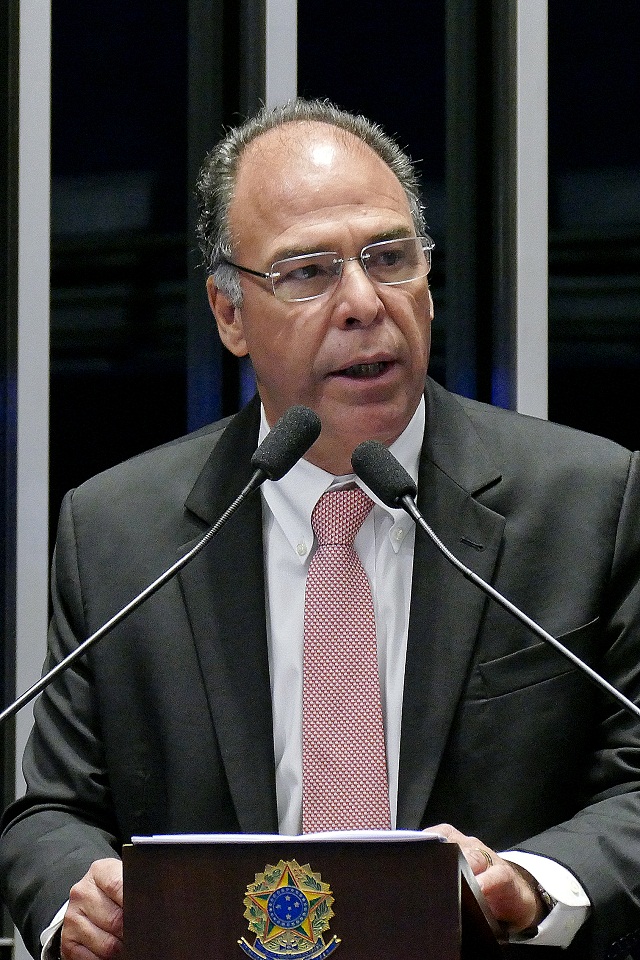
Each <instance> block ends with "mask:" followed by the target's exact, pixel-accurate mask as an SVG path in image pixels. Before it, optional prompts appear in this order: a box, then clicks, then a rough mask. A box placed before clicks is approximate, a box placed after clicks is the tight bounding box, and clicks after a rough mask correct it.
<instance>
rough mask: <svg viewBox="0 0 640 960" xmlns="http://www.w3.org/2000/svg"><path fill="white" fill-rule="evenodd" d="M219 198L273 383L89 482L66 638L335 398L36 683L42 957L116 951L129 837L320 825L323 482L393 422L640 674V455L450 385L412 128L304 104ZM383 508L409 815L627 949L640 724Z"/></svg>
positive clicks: (232, 260) (456, 518)
mask: <svg viewBox="0 0 640 960" xmlns="http://www.w3.org/2000/svg"><path fill="white" fill-rule="evenodd" d="M200 192H201V199H202V218H201V240H202V244H203V249H204V251H205V256H206V261H207V266H208V267H209V269H210V277H209V280H208V292H209V299H210V303H211V307H212V310H213V312H214V315H215V318H216V321H217V324H218V330H219V332H220V336H221V338H222V341H223V343H224V344H225V346H226V347H227V348H228V349H230V350H231V351H232V352H233V353H234V354H236V355H238V356H243V355H246V354H249V356H250V357H251V360H252V363H253V366H254V369H255V372H256V379H257V384H258V391H259V398H257V399H256V400H254V401H253V402H252V403H251V404H249V406H248V407H247V408H246V409H245V410H244V411H242V412H241V413H240V414H238V415H237V416H236V417H235V418H231V419H230V420H229V421H225V422H223V423H221V424H216V425H213V426H212V427H210V428H207V429H205V430H203V431H200V432H198V433H197V434H194V435H192V436H190V437H187V438H184V439H183V440H180V441H177V442H175V443H173V444H169V445H167V446H165V447H163V448H161V449H158V450H155V451H152V452H150V453H148V454H145V455H143V456H141V457H138V458H135V459H133V460H131V461H129V462H128V463H126V464H124V465H122V466H120V467H117V468H115V469H114V470H111V471H108V472H106V473H105V474H102V475H101V476H99V477H97V478H94V479H93V480H92V481H89V482H88V483H87V484H85V485H83V486H82V487H81V488H79V489H78V490H77V491H75V492H74V493H73V494H72V495H71V496H69V497H68V498H67V499H66V500H65V503H64V505H63V509H62V514H61V520H60V526H59V532H58V540H57V548H56V556H55V560H54V576H53V608H54V617H53V622H52V627H51V634H50V652H49V662H50V663H52V662H55V661H57V660H58V659H60V657H61V656H63V655H64V654H65V653H66V652H67V651H68V650H70V649H72V648H73V647H74V646H75V645H76V644H77V643H78V642H79V640H81V639H83V638H84V636H86V635H89V634H90V633H91V632H92V631H94V630H95V629H96V628H97V627H98V626H100V625H101V624H102V623H103V622H104V621H105V620H107V619H108V618H109V617H110V616H112V615H113V613H114V611H115V610H117V609H118V608H119V607H120V606H121V605H123V604H124V603H125V602H127V601H128V600H129V599H130V598H131V597H132V596H134V595H135V594H136V593H137V592H138V591H139V590H140V589H141V588H142V587H144V586H145V585H146V584H147V583H148V582H150V581H151V580H152V579H154V577H155V576H156V575H157V573H158V571H159V570H162V569H163V568H164V567H165V566H168V565H169V564H170V563H171V562H173V561H174V560H175V558H176V555H178V554H180V553H181V552H182V551H183V550H184V549H185V546H186V545H188V544H190V543H192V542H194V541H195V540H196V539H197V538H198V537H199V536H201V535H202V533H203V532H204V530H205V529H206V528H207V525H208V524H210V523H211V522H212V521H213V520H215V519H216V518H217V517H218V516H219V515H220V514H221V513H222V512H223V510H224V509H226V507H227V506H228V504H229V503H230V502H231V501H232V500H233V499H234V498H235V497H236V496H237V494H238V493H239V491H240V489H241V488H242V487H243V486H244V484H245V482H246V480H247V479H248V476H249V474H250V467H249V460H250V457H251V454H252V452H253V451H254V450H255V447H256V445H257V443H258V440H259V438H260V437H261V436H263V435H264V434H265V433H266V432H267V431H268V429H269V427H270V426H273V424H274V422H275V421H276V420H277V419H278V417H279V416H280V415H281V414H282V413H283V412H284V411H285V410H286V409H287V408H288V407H289V406H290V405H292V404H294V403H304V404H306V405H308V406H310V407H311V408H313V409H314V410H315V411H316V412H317V413H318V415H319V416H320V419H321V421H322V433H321V435H320V438H319V439H318V440H317V442H316V443H315V444H314V445H313V447H312V448H311V450H310V451H309V453H308V454H307V455H306V458H305V460H304V461H301V462H300V463H299V464H298V465H296V467H295V468H294V470H293V471H292V473H291V474H290V475H288V478H284V480H283V481H279V482H278V483H277V484H272V485H271V486H270V487H269V485H265V488H263V490H264V494H263V497H262V498H259V497H255V498H254V499H253V500H250V501H248V502H247V503H246V504H245V505H244V506H243V507H242V508H241V510H240V511H238V513H237V514H236V515H235V517H234V518H233V519H232V520H231V521H229V523H228V524H227V525H226V526H225V528H224V529H223V531H222V532H221V534H220V535H219V536H218V537H217V538H216V539H214V540H213V541H212V543H211V544H210V545H209V546H208V547H207V548H206V550H205V551H203V552H202V553H201V554H200V555H199V556H198V557H197V558H196V559H195V560H194V561H193V562H192V563H191V564H190V565H189V566H188V567H186V568H185V569H184V570H183V571H182V572H181V573H180V574H179V576H178V577H177V578H176V579H175V580H174V581H172V582H171V583H169V584H168V585H166V586H165V587H164V588H163V589H162V590H161V591H160V592H159V593H158V594H156V595H155V596H154V597H153V598H152V599H151V600H149V601H148V602H147V603H146V604H145V605H144V606H143V607H142V608H141V609H140V610H138V611H136V613H135V614H133V615H132V616H131V617H130V618H129V620H128V621H127V622H126V624H124V625H122V626H121V627H118V628H117V629H116V630H115V631H114V633H113V635H112V636H111V637H110V638H109V639H108V640H106V641H105V643H104V644H102V646H99V647H97V648H94V649H93V650H92V652H91V653H90V655H89V656H88V657H87V659H86V662H83V663H80V664H76V665H75V666H74V668H73V669H71V670H70V671H68V672H67V674H65V676H64V677H63V678H61V679H60V680H59V681H58V682H56V684H54V686H53V687H52V688H50V689H49V691H48V692H47V693H45V694H44V695H43V696H42V698H41V700H40V702H39V703H38V704H37V707H36V724H35V729H34V733H33V736H32V739H31V741H30V745H29V747H28V749H27V753H26V755H25V774H26V777H27V782H28V792H27V796H26V798H24V799H23V800H20V801H18V802H17V803H16V804H14V805H13V806H12V807H11V808H10V809H9V810H8V811H7V813H6V814H5V817H4V821H3V830H4V833H3V839H2V841H1V843H0V858H1V862H0V866H1V868H2V884H3V892H4V896H5V898H6V900H7V903H8V904H9V906H10V909H11V911H12V913H13V915H14V917H15V918H16V921H17V923H18V924H19V926H20V928H21V929H22V930H23V933H24V935H25V937H26V940H27V943H28V944H29V946H30V949H31V950H32V951H33V952H34V954H35V953H36V952H37V950H38V942H39V938H40V935H41V933H42V932H43V931H44V930H45V929H46V928H47V927H48V925H49V924H50V921H51V920H52V919H53V918H54V915H56V913H57V912H58V911H59V910H60V908H62V913H61V915H60V916H59V917H57V918H56V922H55V923H54V925H53V926H52V927H51V931H52V932H53V931H54V930H57V931H58V932H57V934H55V935H54V939H53V941H52V944H50V948H52V949H55V948H56V946H59V947H60V949H61V953H62V956H63V957H65V958H67V960H88V958H92V957H101V958H107V957H110V956H113V955H115V954H117V953H118V952H119V950H120V948H121V936H122V910H121V908H122V872H121V865H120V862H119V859H118V855H119V852H120V848H121V845H122V843H123V842H125V841H126V840H127V839H128V838H129V837H130V836H131V835H135V834H150V833H171V832H182V833H185V832H209V831H213V832H233V831H244V832H268V833H276V832H278V831H280V832H297V831H299V830H300V823H301V807H302V805H303V804H304V798H303V797H302V796H301V786H300V784H301V773H300V769H299V767H300V749H299V740H300V729H299V712H296V711H297V704H298V701H299V699H300V686H299V682H300V677H299V675H300V663H299V660H300V644H299V643H298V640H299V639H300V636H301V629H302V628H301V625H300V623H299V622H298V621H299V619H300V617H299V616H298V614H299V613H300V610H301V606H300V604H301V598H302V596H303V594H304V573H305V570H306V567H307V565H308V561H309V554H310V553H313V545H312V542H311V538H310V533H309V531H310V526H309V527H308V526H307V525H308V522H309V516H310V512H311V507H312V506H313V503H311V500H313V499H314V498H315V493H314V495H313V497H311V492H312V491H315V492H316V493H318V495H320V494H322V493H323V492H324V490H326V489H327V488H328V487H329V486H330V485H331V484H332V483H334V481H335V478H336V477H340V478H343V477H347V478H349V475H350V474H351V471H352V468H351V463H350V460H351V454H352V451H353V449H354V448H355V447H356V446H357V444H358V443H360V442H361V441H362V440H364V439H370V438H374V439H377V440H380V441H381V442H382V443H384V444H385V445H387V446H391V447H392V449H393V451H394V453H396V454H397V455H398V456H399V458H400V459H401V460H402V461H403V463H404V464H405V466H407V468H408V469H409V471H410V472H413V473H414V474H415V475H416V477H417V480H418V490H419V503H420V506H421V509H422V510H423V512H424V513H425V515H426V516H427V517H428V519H429V520H430V521H431V523H432V524H433V526H434V527H435V528H436V529H437V531H438V532H439V533H440V534H441V535H442V537H443V539H444V540H445V542H446V544H447V545H448V546H449V547H450V548H451V549H452V550H453V551H454V552H455V553H456V554H457V555H458V556H460V558H461V559H462V560H464V561H465V562H467V563H468V564H469V565H470V566H471V567H473V568H474V569H475V570H476V571H477V572H478V573H479V574H480V575H481V576H483V577H485V578H486V579H489V580H491V581H492V582H493V583H494V585H495V586H496V587H497V588H498V589H499V590H500V591H502V592H503V593H505V594H506V595H507V596H508V597H509V598H510V599H511V600H512V601H513V602H515V603H516V604H518V605H519V606H521V607H522V608H523V609H524V610H525V611H526V612H527V613H528V614H529V615H530V616H531V617H533V618H534V619H536V620H537V621H538V622H540V623H541V624H542V626H544V627H545V628H546V629H547V630H548V631H549V632H551V633H552V634H554V635H556V636H560V635H562V636H563V639H564V641H565V642H566V644H567V645H568V646H569V647H570V648H571V649H572V650H574V652H576V653H578V654H579V655H580V656H583V657H584V658H585V659H586V660H588V661H589V663H590V664H591V665H592V666H594V667H595V668H596V669H598V670H600V671H601V672H602V673H604V674H605V675H606V676H607V678H608V679H609V680H610V681H611V682H612V683H614V684H615V685H618V686H619V687H620V688H621V689H622V690H623V692H624V693H626V695H627V696H629V697H630V698H632V699H634V698H635V699H636V700H637V699H638V697H639V695H640V634H639V630H640V583H639V574H640V524H639V523H638V520H637V513H638V507H639V505H640V476H639V472H638V460H637V458H636V456H635V455H631V454H629V452H628V451H626V450H623V449H622V448H620V447H617V446H616V445H614V444H611V443H609V442H607V441H604V440H600V439H597V438H594V437H588V436H586V435H583V434H579V433H576V432H574V431H570V430H567V429H565V428H562V427H557V426H554V425H550V424H546V423H543V422H541V421H537V420H533V419H529V418H525V417H520V416H518V415H515V414H512V413H508V412H505V411H502V410H498V409H495V408H491V407H488V406H485V405H482V404H479V403H476V402H473V401H469V400H464V399H461V398H459V397H454V396H453V395H451V394H449V393H448V392H447V391H445V390H443V389H442V388H441V387H438V386H437V385H436V384H435V383H433V382H432V381H431V380H429V379H428V378H427V364H428V357H429V337H430V323H431V319H432V301H431V295H430V292H429V288H428V283H427V276H426V275H427V273H428V264H429V255H430V244H429V241H428V238H426V237H424V224H423V220H422V213H421V210H420V206H419V202H418V199H417V197H418V195H417V185H416V181H415V176H414V174H413V171H412V169H411V166H410V164H409V163H408V161H407V158H406V157H404V155H403V154H402V153H401V152H400V151H399V150H398V148H397V147H396V146H395V144H393V142H391V141H389V140H388V139H387V138H385V137H384V136H383V135H382V134H381V132H380V131H379V130H377V129H376V128H374V127H373V126H372V125H370V124H369V123H368V122H366V121H364V120H363V119H360V118H353V117H350V116H349V115H347V114H342V113H338V112H336V111H335V110H333V109H332V108H330V107H328V106H326V105H324V104H305V103H303V102H298V103H296V104H293V105H290V106H288V107H287V108H284V109H282V110H279V111H276V112H274V113H269V112H266V111H264V112H263V113H262V114H261V115H260V117H259V118H258V119H256V120H254V121H249V122H248V123H247V124H245V125H244V126H243V127H242V128H240V129H239V130H238V131H233V132H231V133H230V134H229V135H228V136H227V138H226V139H225V141H224V142H223V145H222V146H221V147H219V148H217V150H216V151H214V152H213V153H212V155H211V156H210V157H209V158H208V160H207V163H206V165H205V168H204V171H203V174H202V177H201V181H200ZM417 238H424V239H417ZM326 251H335V253H334V254H332V255H331V256H330V257H327V253H326ZM402 270H404V271H405V272H404V273H402V272H401V271H402ZM346 482H348V480H347V481H346ZM307 501H309V503H308V502H307ZM366 523H369V526H368V527H367V528H366V529H365V526H364V525H363V533H362V537H363V539H362V540H361V541H360V545H359V549H360V551H361V552H362V555H363V556H362V562H363V564H364V566H365V569H366V570H367V573H368V574H369V579H370V580H371V582H372V584H373V586H374V595H375V602H376V625H377V628H378V630H379V632H380V636H379V637H378V651H379V660H380V665H379V669H380V676H381V685H382V692H383V697H382V700H383V706H384V719H385V732H386V747H387V765H388V771H389V799H390V809H391V814H392V824H393V825H397V826H398V827H400V828H408V827H413V828H434V827H435V828H437V829H439V830H440V831H441V832H442V833H443V834H444V835H445V836H446V837H447V838H448V839H450V840H452V841H455V842H457V843H459V844H460V846H461V848H462V850H463V853H464V854H465V856H466V857H467V859H468V861H469V863H470V865H471V867H472V869H473V872H474V873H475V874H476V877H477V879H478V882H479V884H480V887H481V889H482V890H483V892H484V894H485V896H486V899H487V901H488V904H489V906H490V909H491V910H492V911H493V913H494V915H495V917H496V918H497V919H498V920H500V921H501V922H502V923H503V924H504V925H505V927H506V928H507V929H508V931H509V933H510V934H511V936H512V937H513V938H514V939H516V940H525V941H529V942H530V943H531V944H543V945H544V944H547V945H555V946H563V947H568V949H569V951H571V952H573V953H574V954H575V955H576V956H584V957H594V958H596V957H603V958H604V957H606V956H607V955H609V954H610V955H611V956H618V955H619V956H626V954H627V953H629V951H630V950H632V949H633V945H634V943H635V942H636V941H637V939H638V937H639V936H640V886H639V883H638V877H639V876H640V793H639V790H640V728H639V725H638V723H637V722H635V721H634V720H633V719H631V718H630V717H629V715H628V714H627V713H625V712H624V711H622V710H620V709H619V707H618V705H617V704H616V703H615V702H614V701H612V700H610V699H609V698H607V697H605V696H603V695H601V694H600V693H599V691H597V690H596V689H595V688H594V687H592V685H591V684H590V683H589V682H588V681H586V680H585V679H584V677H583V676H582V675H581V674H580V673H579V672H578V671H576V670H575V669H573V668H570V667H569V666H568V664H567V662H566V661H564V660H563V658H562V657H560V656H559V655H558V654H556V653H555V652H554V651H553V650H550V649H549V648H548V647H546V646H545V645H543V644H540V643H538V642H537V641H536V640H534V639H533V638H532V637H531V636H529V635H528V634H527V632H526V631H525V630H524V628H523V627H522V626H521V625H519V624H518V623H517V622H516V621H514V620H513V619H512V618H510V617H509V616H508V615H507V614H506V613H504V612H503V611H502V610H501V609H500V608H498V607H496V606H495V605H493V604H491V603H489V602H488V601H486V599H485V598H484V596H483V595H482V594H480V593H479V592H478V591H477V590H476V588H475V587H473V586H472V585H471V584H469V583H468V582H466V581H464V580H462V578H461V577H460V576H459V574H457V573H456V572H455V571H453V570H452V569H451V568H450V567H449V566H448V564H447V563H446V561H444V559H442V558H441V557H440V556H439V555H438V554H437V553H436V552H435V550H434V548H433V547H432V546H431V545H430V543H429V542H428V541H426V540H425V539H424V538H422V537H421V536H419V535H418V536H414V531H413V530H408V529H407V523H406V522H405V521H403V520H400V519H398V517H397V516H395V515H394V513H393V511H389V510H385V508H384V507H383V506H382V504H380V503H379V502H376V505H375V506H374V509H373V511H372V513H371V515H370V521H369V520H367V521H365V524H366ZM356 547H357V548H358V541H356ZM265 611H266V612H265ZM283 623H284V624H286V627H283ZM282 691H287V693H288V696H287V697H286V698H284V697H283V696H282ZM285 700H286V702H284V701H285ZM477 837H480V838H481V839H476V838H477ZM499 851H500V852H499ZM70 890H71V894H69V891H70ZM68 897H69V904H68V906H67V905H66V903H65V902H66V900H67V898H68ZM60 924H62V926H60Z"/></svg>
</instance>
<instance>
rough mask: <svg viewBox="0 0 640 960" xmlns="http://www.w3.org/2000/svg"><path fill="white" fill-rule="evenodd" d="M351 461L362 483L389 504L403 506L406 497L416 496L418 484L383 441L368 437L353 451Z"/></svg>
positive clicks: (390, 505)
mask: <svg viewBox="0 0 640 960" xmlns="http://www.w3.org/2000/svg"><path fill="white" fill-rule="evenodd" d="M351 464H352V466H353V469H354V470H355V472H356V474H357V475H358V476H359V477H360V479H361V480H362V481H363V483H366V485H367V486H368V487H369V489H370V490H371V491H372V492H373V493H375V495H376V497H380V499H381V500H382V502H383V503H386V505H387V506H388V507H399V506H401V504H400V500H401V498H402V497H404V496H409V497H412V498H414V497H415V495H416V493H417V489H416V485H415V483H414V482H413V480H412V479H411V477H410V476H409V474H408V473H407V471H406V470H405V468H404V467H403V466H402V464H401V463H399V462H398V461H397V460H396V458H395V457H394V455H393V454H392V453H391V451H390V450H389V449H387V447H385V445H384V444H383V443H379V442H378V441H377V440H365V441H364V443H360V444H358V446H357V447H356V448H355V450H354V451H353V455H352V457H351Z"/></svg>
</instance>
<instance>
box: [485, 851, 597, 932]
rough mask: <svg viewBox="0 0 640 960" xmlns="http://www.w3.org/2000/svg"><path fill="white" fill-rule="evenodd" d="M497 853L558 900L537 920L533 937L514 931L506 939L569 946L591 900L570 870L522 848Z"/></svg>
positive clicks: (583, 919) (588, 910)
mask: <svg viewBox="0 0 640 960" xmlns="http://www.w3.org/2000/svg"><path fill="white" fill-rule="evenodd" d="M500 856H501V857H502V859H503V860H509V861H510V862H511V863H516V864H518V866H520V867H524V869H525V870H528V871H529V873H530V874H531V876H532V877H534V878H535V879H536V880H537V881H538V883H539V884H540V885H541V886H543V887H544V889H545V890H546V891H547V893H550V894H551V896H552V897H553V899H554V900H556V901H557V903H556V905H555V907H554V908H553V909H552V910H551V911H550V912H549V913H548V914H547V916H546V917H545V918H544V920H543V921H542V923H540V924H539V926H538V932H537V933H536V935H535V936H534V937H523V936H518V935H515V936H512V937H510V938H509V939H510V940H512V941H515V942H517V943H530V944H531V945H532V946H545V947H546V946H548V947H568V946H569V944H570V943H571V941H572V940H573V938H574V937H575V935H576V933H577V932H578V930H579V929H580V927H581V926H582V924H583V923H584V922H585V920H586V919H587V917H588V916H589V912H590V910H591V903H590V901H589V898H588V897H587V895H586V893H585V892H584V890H583V888H582V886H581V884H580V883H579V882H578V881H577V880H576V878H575V877H574V875H573V874H572V873H571V871H570V870H567V868H566V867H563V866H562V865H561V864H559V863H556V861H555V860H549V859H548V858H547V857H541V856H539V855H538V854H535V853H524V852H522V851H521V850H510V851H508V852H507V853H501V854H500Z"/></svg>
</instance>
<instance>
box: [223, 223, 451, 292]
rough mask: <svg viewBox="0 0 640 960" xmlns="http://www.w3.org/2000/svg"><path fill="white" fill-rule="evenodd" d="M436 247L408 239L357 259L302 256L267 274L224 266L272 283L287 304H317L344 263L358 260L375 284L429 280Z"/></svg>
mask: <svg viewBox="0 0 640 960" xmlns="http://www.w3.org/2000/svg"><path fill="white" fill-rule="evenodd" d="M434 246H435V244H434V242H433V240H432V239H431V237H426V236H425V237H405V238H402V239H401V240H382V241H381V242H379V243H368V244H367V246H366V247H363V248H362V250H361V251H360V253H359V255H358V256H357V257H341V256H340V255H339V254H338V253H336V252H335V251H333V250H329V251H326V252H323V253H303V254H300V255H299V256H296V257H286V258H285V259H284V260H276V262H275V263H272V264H271V269H270V270H269V272H268V273H261V272H260V271H259V270H250V269H249V267H243V266H241V265H240V264H239V263H234V262H233V261H232V260H226V259H225V260H224V261H223V262H224V263H226V264H228V265H229V266H230V267H235V268H236V270H242V272H243V273H250V274H251V275H252V276H254V277H262V278H263V279H264V280H271V286H272V288H273V295H274V296H275V297H276V299H277V300H282V301H284V302H285V303H297V302H299V301H301V300H315V298H316V297H321V296H323V294H325V293H329V292H330V291H331V290H333V289H334V288H335V287H336V286H337V285H338V283H339V282H340V278H341V276H342V270H343V267H344V265H345V263H349V261H350V260H359V261H360V263H361V265H362V269H363V270H364V272H365V273H366V275H367V276H368V277H369V279H370V280H372V281H374V282H375V283H384V284H390V285H393V284H399V283H409V281H411V280H419V279H420V278H421V277H426V276H427V274H428V273H429V270H430V269H431V251H432V250H433V248H434Z"/></svg>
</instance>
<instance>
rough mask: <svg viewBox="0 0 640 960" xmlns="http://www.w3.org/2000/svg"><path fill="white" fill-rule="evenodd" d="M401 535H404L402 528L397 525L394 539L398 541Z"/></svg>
mask: <svg viewBox="0 0 640 960" xmlns="http://www.w3.org/2000/svg"><path fill="white" fill-rule="evenodd" d="M403 537H404V530H403V529H402V527H398V529H397V530H396V540H397V541H398V543H399V542H400V541H401V540H402V538H403Z"/></svg>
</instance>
